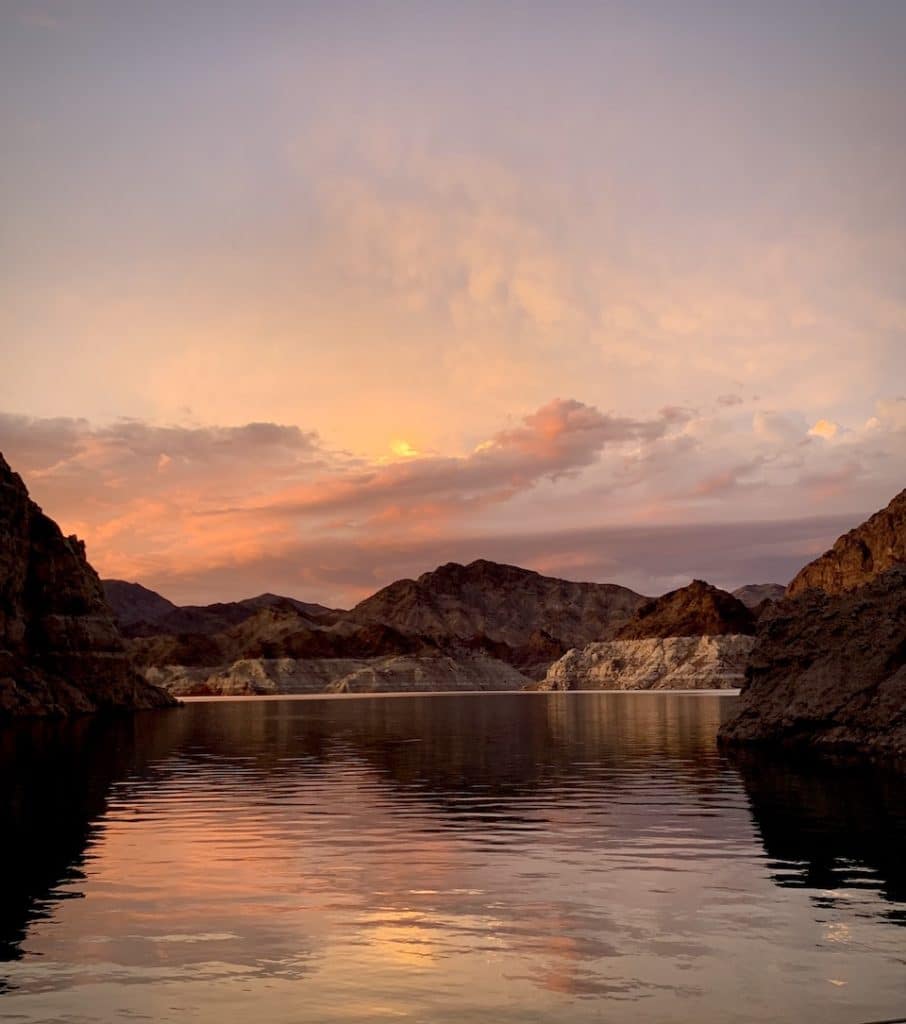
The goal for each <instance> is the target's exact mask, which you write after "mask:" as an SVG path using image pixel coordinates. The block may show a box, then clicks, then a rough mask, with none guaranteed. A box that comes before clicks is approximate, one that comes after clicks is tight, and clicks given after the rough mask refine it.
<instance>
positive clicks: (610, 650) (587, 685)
mask: <svg viewBox="0 0 906 1024" xmlns="http://www.w3.org/2000/svg"><path fill="white" fill-rule="evenodd" d="M753 645H754V638H753V637H751V636H741V635H724V636H674V637H657V638H649V639H644V640H610V641H605V642H603V643H594V644H588V645H587V646H586V647H581V648H575V649H574V650H571V651H568V652H567V653H566V654H565V655H564V656H563V657H562V658H560V660H559V661H556V662H554V664H553V665H551V667H550V668H549V669H548V672H547V676H546V677H545V679H544V681H543V682H542V683H541V686H540V688H541V689H545V690H707V689H734V688H736V687H738V686H740V685H741V684H742V681H743V677H744V674H745V667H746V661H747V659H748V657H749V653H750V652H751V650H752V647H753Z"/></svg>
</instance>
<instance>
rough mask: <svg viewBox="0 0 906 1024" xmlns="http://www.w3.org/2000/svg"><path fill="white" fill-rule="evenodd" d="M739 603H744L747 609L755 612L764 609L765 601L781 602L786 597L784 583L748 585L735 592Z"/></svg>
mask: <svg viewBox="0 0 906 1024" xmlns="http://www.w3.org/2000/svg"><path fill="white" fill-rule="evenodd" d="M733 596H734V597H735V598H736V600H737V601H742V603H743V604H744V605H745V606H746V608H751V609H753V610H755V609H758V608H761V607H763V605H764V602H765V601H779V600H781V598H783V597H785V596H786V587H785V586H783V584H782V583H747V584H746V585H745V586H743V587H737V588H736V589H735V590H734V591H733Z"/></svg>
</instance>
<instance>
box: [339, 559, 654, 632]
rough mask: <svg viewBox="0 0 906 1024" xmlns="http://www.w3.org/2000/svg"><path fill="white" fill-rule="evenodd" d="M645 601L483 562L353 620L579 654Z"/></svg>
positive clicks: (393, 590) (377, 602)
mask: <svg viewBox="0 0 906 1024" xmlns="http://www.w3.org/2000/svg"><path fill="white" fill-rule="evenodd" d="M644 601H645V598H643V597H641V596H640V595H639V594H636V593H635V592H634V591H632V590H628V589H627V588H626V587H619V586H616V585H615V584H611V583H572V582H570V581H568V580H559V579H553V578H551V577H548V576H541V575H540V574H539V573H536V572H530V571H529V570H527V569H519V568H517V567H516V566H512V565H500V564H498V563H497V562H488V561H484V560H479V561H477V562H471V563H470V564H469V565H459V564H457V563H456V562H450V563H448V564H447V565H442V566H441V567H440V568H438V569H435V570H434V571H433V572H427V573H424V574H423V575H421V576H419V578H418V579H417V580H408V579H407V580H397V581H396V582H395V583H391V584H390V586H388V587H384V589H383V590H379V591H378V592H377V593H376V594H374V595H373V596H371V597H369V598H366V599H365V600H364V601H362V602H361V603H360V604H358V605H356V607H355V608H354V609H353V610H352V611H351V612H350V613H349V617H350V619H352V620H354V621H356V622H382V623H385V624H386V625H388V626H392V627H393V628H394V629H396V630H399V632H401V633H410V634H419V635H423V636H446V637H459V638H461V639H466V638H469V637H474V636H483V637H486V638H487V639H488V640H490V641H494V642H502V643H505V644H508V645H509V646H511V647H519V646H521V645H524V644H527V643H529V642H530V641H531V638H532V636H533V635H535V636H536V637H537V635H539V634H546V635H547V636H549V637H552V638H555V639H556V640H557V641H559V642H562V643H563V644H565V645H566V646H567V647H575V646H578V645H580V644H586V643H590V642H591V641H592V640H606V639H608V638H610V637H612V636H614V634H615V633H616V631H617V630H618V629H619V627H620V626H621V625H622V624H623V623H624V622H626V621H627V620H628V619H629V618H630V617H631V616H632V614H633V613H634V612H635V611H636V609H637V608H638V607H639V606H640V605H641V604H643V603H644Z"/></svg>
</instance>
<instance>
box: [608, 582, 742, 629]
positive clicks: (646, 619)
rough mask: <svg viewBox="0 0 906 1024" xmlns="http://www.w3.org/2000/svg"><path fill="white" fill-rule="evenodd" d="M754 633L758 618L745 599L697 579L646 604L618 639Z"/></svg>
mask: <svg viewBox="0 0 906 1024" xmlns="http://www.w3.org/2000/svg"><path fill="white" fill-rule="evenodd" d="M754 632H755V618H754V616H753V614H752V612H751V611H750V609H749V608H747V607H746V606H745V605H744V604H743V603H742V602H741V601H739V600H737V599H736V598H735V597H734V596H733V595H732V594H728V593H727V591H726V590H720V589H719V588H718V587H713V586H711V584H710V583H705V582H704V580H693V581H692V582H691V583H690V584H689V585H688V586H685V587H681V588H680V589H679V590H671V591H670V593H669V594H664V595H663V596H662V597H657V598H655V599H654V600H653V601H647V602H646V603H645V604H643V605H642V606H641V607H640V608H639V609H638V610H637V611H636V613H635V615H634V616H633V617H632V618H631V619H630V620H629V621H628V622H627V623H626V624H625V625H624V626H622V627H621V628H620V630H619V632H618V633H617V634H616V639H618V640H643V639H645V638H647V637H675V636H729V635H738V634H749V633H754ZM605 639H606V638H605Z"/></svg>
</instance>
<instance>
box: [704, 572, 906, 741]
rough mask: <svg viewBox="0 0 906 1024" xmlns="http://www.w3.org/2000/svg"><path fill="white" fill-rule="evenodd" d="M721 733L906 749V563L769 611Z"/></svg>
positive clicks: (748, 738)
mask: <svg viewBox="0 0 906 1024" xmlns="http://www.w3.org/2000/svg"><path fill="white" fill-rule="evenodd" d="M720 737H721V740H722V741H724V742H727V743H746V742H765V741H768V742H774V743H779V744H782V745H783V746H787V747H817V748H821V749H824V750H827V751H838V752H841V753H847V752H870V751H875V752H885V753H890V754H896V755H906V567H897V568H895V569H890V570H889V571H887V572H885V573H881V574H880V575H879V576H877V577H876V578H875V579H873V580H871V581H870V582H868V583H866V584H865V585H864V586H862V587H860V588H858V589H857V590H853V591H850V592H848V593H843V594H826V593H824V592H823V591H821V590H815V589H809V590H807V591H805V592H804V593H803V594H800V595H799V596H798V597H794V598H790V599H787V600H786V601H782V602H779V603H778V604H776V605H774V606H773V607H772V608H771V609H769V610H768V611H767V612H766V613H765V614H764V616H763V617H762V619H761V620H760V622H759V628H758V638H757V642H756V646H755V649H754V651H753V653H752V655H751V657H750V660H749V667H748V670H747V672H746V681H745V684H744V686H743V689H742V692H741V694H740V698H739V705H738V708H737V712H736V715H735V717H734V718H732V719H731V720H730V721H729V722H727V723H725V725H724V726H723V728H722V730H721V733H720Z"/></svg>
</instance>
